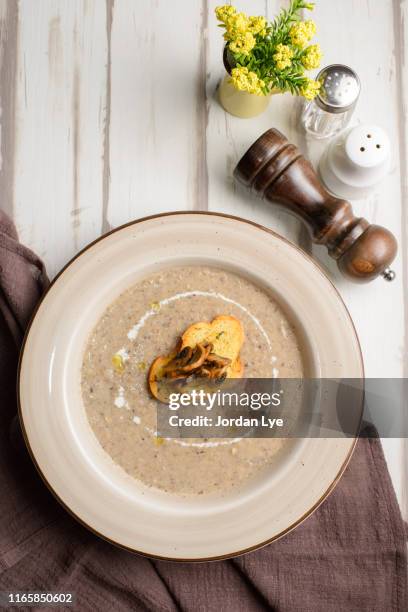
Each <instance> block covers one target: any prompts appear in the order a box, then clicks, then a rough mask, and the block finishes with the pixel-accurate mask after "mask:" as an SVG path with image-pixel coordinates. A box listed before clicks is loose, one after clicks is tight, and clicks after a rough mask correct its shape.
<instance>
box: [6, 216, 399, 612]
mask: <svg viewBox="0 0 408 612" xmlns="http://www.w3.org/2000/svg"><path fill="white" fill-rule="evenodd" d="M47 285H48V280H47V276H46V273H45V270H44V267H43V265H42V263H41V261H40V260H39V259H38V258H37V257H36V256H35V255H34V254H33V253H32V252H31V251H30V250H29V249H27V248H25V247H23V246H22V245H21V244H19V242H18V240H17V234H16V231H15V228H14V226H13V224H12V223H11V222H10V220H9V219H8V218H7V217H6V216H5V215H4V213H1V211H0V389H1V395H0V397H1V402H0V436H1V440H0V492H1V496H0V516H1V521H0V591H7V592H8V591H26V592H27V591H43V592H50V591H52V592H60V593H68V592H72V593H74V595H75V605H74V606H73V607H71V608H70V609H75V610H76V609H77V610H81V612H83V611H87V610H92V611H93V610H95V609H96V610H131V609H132V610H148V611H155V610H184V611H189V610H191V611H194V612H198V611H211V610H217V611H218V610H220V611H227V612H228V611H234V612H238V611H240V610H245V611H252V610H278V611H285V612H296V611H300V610H301V611H302V612H309V611H310V612H320V611H322V612H323V611H324V612H330V611H333V612H334V611H335V612H341V611H343V610H344V611H346V610H347V612H351V611H356V612H357V611H358V612H363V611H365V610H367V611H370V612H393V611H398V612H402V611H405V610H407V609H408V603H407V556H406V535H407V534H406V530H405V525H404V522H403V521H402V518H401V515H400V511H399V508H398V504H397V501H396V498H395V494H394V491H393V488H392V484H391V480H390V477H389V474H388V471H387V467H386V463H385V460H384V456H383V453H382V449H381V445H380V442H379V440H378V439H376V438H375V437H372V436H373V435H374V433H373V432H372V431H368V436H369V437H366V438H361V439H360V440H359V441H358V443H357V447H356V450H355V453H354V455H353V458H352V460H351V462H350V464H349V466H348V468H347V469H346V472H345V473H344V475H343V477H342V478H341V480H340V482H339V484H338V486H337V487H336V489H335V490H334V492H333V493H332V494H331V495H330V496H329V497H328V499H327V500H326V501H325V502H324V503H323V504H321V506H320V507H319V508H318V509H317V510H316V511H315V512H314V513H313V515H312V516H311V517H309V518H308V519H307V520H306V521H304V522H303V523H302V524H301V525H300V526H299V527H297V528H296V529H295V530H294V531H292V532H290V533H289V534H288V535H286V536H285V537H283V538H281V539H280V540H278V541H276V542H274V543H272V544H270V545H268V546H266V547H264V548H262V549H260V550H258V551H255V552H252V553H249V554H247V555H244V556H241V557H237V558H235V559H232V560H228V561H219V562H218V561H217V562H213V563H201V564H194V563H174V562H165V561H154V560H150V559H147V558H144V557H141V556H139V555H136V554H132V553H129V552H126V551H124V550H121V549H119V548H117V547H115V546H112V545H110V544H108V543H107V542H105V541H103V540H101V539H99V538H98V537H96V536H95V535H93V534H92V533H90V532H88V531H87V530H86V529H85V528H83V527H82V526H81V525H79V524H77V523H76V522H75V520H74V519H73V518H72V517H71V516H70V515H68V514H67V513H66V512H65V511H64V510H63V509H62V508H61V507H60V506H59V504H58V503H57V502H56V501H55V500H54V498H53V497H52V495H51V494H50V493H49V491H48V490H47V488H46V487H45V485H44V484H43V483H42V481H41V479H40V477H39V476H38V475H37V473H36V471H35V469H34V468H33V465H32V463H31V460H30V459H29V457H28V454H27V451H26V450H25V446H24V443H23V441H22V437H21V432H20V429H19V424H18V420H17V419H16V395H15V379H16V370H17V360H18V351H19V347H20V344H21V341H22V337H23V332H24V329H25V328H26V325H27V323H28V321H29V318H30V316H31V314H32V312H33V309H34V308H35V305H36V303H37V302H38V300H39V298H40V296H41V294H42V293H43V291H44V290H45V289H46V288H47ZM267 511H268V509H267V508H265V512H267ZM27 609H28V608H27Z"/></svg>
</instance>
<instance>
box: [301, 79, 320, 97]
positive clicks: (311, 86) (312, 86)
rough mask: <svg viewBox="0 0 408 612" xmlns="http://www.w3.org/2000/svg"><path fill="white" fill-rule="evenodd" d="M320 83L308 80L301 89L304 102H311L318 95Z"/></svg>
mask: <svg viewBox="0 0 408 612" xmlns="http://www.w3.org/2000/svg"><path fill="white" fill-rule="evenodd" d="M319 89H320V83H319V81H314V80H313V79H308V80H307V84H306V85H304V86H303V87H302V91H301V94H302V96H303V97H304V98H306V100H313V98H315V97H316V96H317V94H318V93H319Z"/></svg>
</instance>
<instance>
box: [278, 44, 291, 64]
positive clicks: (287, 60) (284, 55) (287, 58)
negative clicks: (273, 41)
mask: <svg viewBox="0 0 408 612" xmlns="http://www.w3.org/2000/svg"><path fill="white" fill-rule="evenodd" d="M292 57H293V51H292V49H291V48H290V47H288V45H282V44H279V45H277V46H276V53H274V55H273V59H274V62H275V64H276V67H277V69H278V70H285V68H289V66H290V65H291V64H292V61H291V60H292Z"/></svg>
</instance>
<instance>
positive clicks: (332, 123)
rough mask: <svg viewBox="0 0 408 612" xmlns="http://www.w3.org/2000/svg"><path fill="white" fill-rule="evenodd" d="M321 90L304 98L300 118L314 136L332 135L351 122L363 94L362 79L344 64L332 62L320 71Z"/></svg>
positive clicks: (318, 77)
mask: <svg viewBox="0 0 408 612" xmlns="http://www.w3.org/2000/svg"><path fill="white" fill-rule="evenodd" d="M316 80H317V81H319V83H320V91H319V93H318V94H317V96H316V98H314V100H311V101H310V102H305V103H304V107H303V111H302V116H301V122H302V125H303V127H304V129H305V130H306V132H307V133H308V134H311V135H312V136H313V137H314V138H330V137H331V136H334V135H335V134H337V133H338V132H339V131H340V130H343V129H344V128H345V127H346V126H347V125H348V124H349V122H350V119H351V116H352V114H353V112H354V108H355V106H356V104H357V100H358V97H359V95H360V79H359V78H358V76H357V74H356V73H355V72H354V70H352V69H351V68H349V67H348V66H344V65H343V64H331V65H330V66H326V68H323V70H321V71H320V72H319V74H318V75H317V77H316Z"/></svg>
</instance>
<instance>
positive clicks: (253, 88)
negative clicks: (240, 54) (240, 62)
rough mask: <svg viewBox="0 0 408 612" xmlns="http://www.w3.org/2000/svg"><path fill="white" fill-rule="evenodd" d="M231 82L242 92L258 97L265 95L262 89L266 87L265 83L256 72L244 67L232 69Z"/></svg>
mask: <svg viewBox="0 0 408 612" xmlns="http://www.w3.org/2000/svg"><path fill="white" fill-rule="evenodd" d="M231 82H232V84H233V85H234V87H236V88H237V89H239V90H240V91H247V92H248V93H253V94H256V95H258V96H261V95H262V94H263V91H262V88H263V87H265V83H264V81H263V80H262V79H260V78H259V77H258V75H257V74H256V73H255V72H252V71H249V70H248V68H246V67H243V66H239V67H238V68H233V69H232V71H231Z"/></svg>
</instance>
